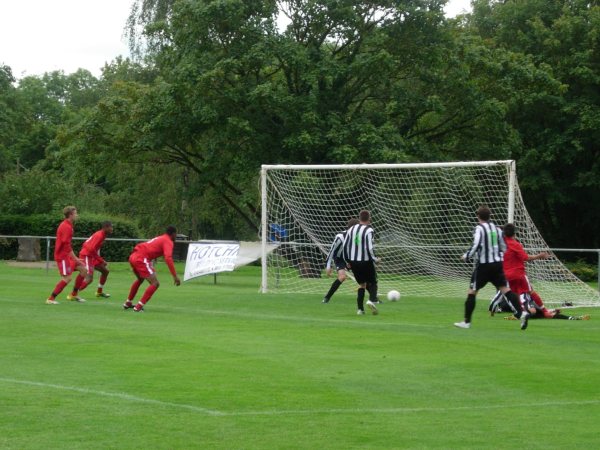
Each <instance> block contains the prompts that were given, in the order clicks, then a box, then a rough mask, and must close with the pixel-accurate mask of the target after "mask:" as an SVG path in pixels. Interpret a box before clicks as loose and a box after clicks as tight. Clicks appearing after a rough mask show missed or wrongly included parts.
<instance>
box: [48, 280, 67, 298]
mask: <svg viewBox="0 0 600 450" xmlns="http://www.w3.org/2000/svg"><path fill="white" fill-rule="evenodd" d="M67 284H68V283H67V282H66V281H65V280H60V281H59V282H58V283H57V284H56V287H55V288H54V291H53V292H52V294H51V295H50V298H51V299H52V300H54V299H55V298H56V296H57V295H58V294H60V293H61V292H62V290H63V289H64V288H65V286H66V285H67Z"/></svg>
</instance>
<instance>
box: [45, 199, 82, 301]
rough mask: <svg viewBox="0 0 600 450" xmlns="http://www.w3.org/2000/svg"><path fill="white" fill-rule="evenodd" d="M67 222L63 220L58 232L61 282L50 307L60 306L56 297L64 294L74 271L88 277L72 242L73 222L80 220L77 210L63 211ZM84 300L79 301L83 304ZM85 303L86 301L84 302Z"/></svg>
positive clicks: (67, 209) (56, 245)
mask: <svg viewBox="0 0 600 450" xmlns="http://www.w3.org/2000/svg"><path fill="white" fill-rule="evenodd" d="M63 214H64V216H65V220H63V221H62V222H61V223H60V225H59V226H58V228H57V230H56V243H55V245H54V260H55V261H56V265H57V267H58V273H60V281H59V282H58V283H57V285H56V287H55V288H54V290H53V291H52V294H50V297H48V299H47V300H46V304H48V305H58V302H57V301H56V297H57V296H58V294H60V293H61V292H62V290H63V289H64V288H65V286H66V285H67V284H69V282H70V281H71V276H72V274H73V270H78V271H79V274H80V275H81V276H83V277H85V275H86V270H85V266H84V265H83V263H82V262H81V261H80V260H79V258H77V256H75V253H74V252H73V247H71V241H72V240H73V222H75V221H76V220H77V219H78V217H79V216H78V214H77V208H75V207H74V206H67V207H65V209H63ZM74 300H77V299H74ZM82 300H83V299H79V300H77V301H79V302H80V303H83V301H82ZM84 301H85V300H84Z"/></svg>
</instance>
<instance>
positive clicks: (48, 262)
mask: <svg viewBox="0 0 600 450" xmlns="http://www.w3.org/2000/svg"><path fill="white" fill-rule="evenodd" d="M48 270H50V238H49V237H48V236H46V274H48Z"/></svg>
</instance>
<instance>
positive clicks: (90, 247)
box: [67, 221, 113, 301]
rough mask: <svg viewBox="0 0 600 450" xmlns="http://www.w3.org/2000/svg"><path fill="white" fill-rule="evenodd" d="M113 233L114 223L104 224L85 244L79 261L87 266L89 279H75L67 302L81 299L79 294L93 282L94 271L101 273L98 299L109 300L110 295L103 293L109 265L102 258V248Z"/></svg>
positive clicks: (78, 277)
mask: <svg viewBox="0 0 600 450" xmlns="http://www.w3.org/2000/svg"><path fill="white" fill-rule="evenodd" d="M112 233H113V226H112V222H110V221H105V222H102V229H100V230H98V231H96V232H95V233H94V234H92V235H91V236H90V238H89V239H88V240H87V241H85V242H84V243H83V246H82V247H81V251H80V252H79V259H80V260H81V262H83V264H84V265H85V269H86V271H87V277H83V276H81V274H80V275H78V276H77V278H76V279H75V286H74V287H73V291H72V292H71V294H70V295H68V296H67V300H71V299H74V300H75V299H79V301H80V300H82V299H81V297H79V292H81V291H83V290H84V289H85V288H86V287H87V286H88V285H89V284H90V283H91V282H92V280H93V278H94V270H97V271H98V272H100V274H101V275H100V282H99V284H98V289H97V291H96V297H100V298H109V297H110V294H107V293H106V292H104V291H103V289H104V285H105V284H106V280H107V279H108V273H109V271H108V265H107V264H106V261H105V260H104V258H102V257H101V256H100V248H101V247H102V244H104V240H105V239H106V237H107V236H110V235H111V234H112Z"/></svg>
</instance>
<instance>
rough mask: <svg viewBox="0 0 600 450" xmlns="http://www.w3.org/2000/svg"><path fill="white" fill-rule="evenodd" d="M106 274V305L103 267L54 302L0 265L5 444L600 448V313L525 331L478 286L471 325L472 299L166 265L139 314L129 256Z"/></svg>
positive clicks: (39, 285)
mask: <svg viewBox="0 0 600 450" xmlns="http://www.w3.org/2000/svg"><path fill="white" fill-rule="evenodd" d="M111 268H112V272H111V275H110V277H109V280H108V283H107V286H106V291H107V292H110V293H111V294H112V296H113V297H112V298H111V299H110V300H108V301H105V300H97V299H95V298H94V297H93V292H94V291H95V289H94V288H92V287H93V286H95V284H96V282H97V275H96V280H95V281H94V283H93V284H92V285H91V286H90V287H89V288H88V289H87V290H86V291H84V292H83V294H82V295H83V296H84V297H86V298H88V302H87V303H85V304H76V303H70V302H67V301H66V300H65V295H66V293H67V290H65V292H64V293H63V294H61V296H60V297H59V298H58V300H59V301H60V302H61V304H60V305H57V306H51V305H45V304H44V300H45V298H46V297H47V296H48V293H49V292H50V291H51V290H52V288H53V287H54V285H55V284H56V282H57V281H58V274H57V272H56V270H54V267H53V268H52V269H51V271H50V273H49V274H46V271H45V270H43V269H27V268H15V267H11V266H8V265H7V264H6V263H4V262H0V342H1V344H0V448H3V449H5V448H6V449H31V448H39V449H55V448H56V449H58V448H60V449H82V448H85V449H93V448H98V449H106V448H118V449H127V448H137V449H150V448H152V449H154V448H161V449H189V448H204V449H217V448H218V449H254V448H261V449H262V448H269V449H271V448H273V449H279V448H286V449H296V448H298V449H351V448H373V449H384V448H390V449H393V448H478V449H481V448H503V449H508V448H518V449H524V448H540V449H549V448H556V449H565V448H595V447H597V446H598V442H599V437H598V433H597V429H596V426H597V425H596V424H597V421H598V420H599V419H600V389H599V388H598V380H600V358H599V357H598V355H599V351H598V349H599V347H600V346H599V344H600V315H598V310H596V309H587V310H585V309H578V310H575V313H577V314H583V313H589V314H591V315H592V318H591V320H590V321H562V320H532V321H531V322H530V325H529V328H528V330H526V331H521V330H519V322H515V321H508V320H503V319H502V316H496V317H493V318H492V317H489V315H488V313H487V302H488V299H487V298H485V297H482V298H481V299H480V301H478V305H477V309H476V311H475V316H474V323H473V328H472V329H470V330H462V329H457V328H455V327H453V326H452V323H453V322H455V321H457V320H460V319H461V318H462V311H463V302H464V299H463V298H455V299H448V300H439V299H416V298H404V297H403V298H402V300H401V301H400V302H398V303H388V302H386V303H384V304H383V305H381V307H380V314H379V315H378V316H373V315H370V314H369V313H368V312H367V315H365V316H356V307H355V299H354V297H353V296H352V295H348V294H346V293H343V294H339V295H336V296H334V297H333V299H332V301H331V303H330V304H327V305H324V304H321V303H320V301H321V297H320V296H314V295H312V296H311V295H287V296H282V295H263V294H259V293H258V287H259V284H260V269H259V268H258V267H245V268H242V269H241V270H239V271H236V272H234V273H226V274H219V276H218V281H217V284H216V285H214V284H213V278H212V276H211V277H205V278H201V279H196V280H193V281H191V282H187V283H184V284H183V285H182V286H180V287H175V286H173V285H172V281H171V277H170V275H169V274H168V271H167V269H166V266H165V265H164V264H159V265H158V271H159V279H161V281H162V285H161V288H160V289H159V290H158V291H157V293H156V294H155V295H154V297H153V298H152V300H151V302H150V303H148V305H147V307H146V312H144V313H140V314H135V313H133V312H132V311H123V310H122V308H121V304H122V302H123V299H124V298H125V296H126V294H127V292H128V288H129V284H130V282H131V281H132V276H131V274H130V272H129V270H128V267H126V265H125V264H113V265H111ZM179 269H181V267H179ZM180 273H181V270H180ZM465 287H466V280H465ZM399 289H400V290H401V289H402V287H401V286H399ZM139 295H141V291H140V294H139Z"/></svg>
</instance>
